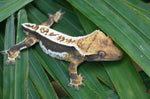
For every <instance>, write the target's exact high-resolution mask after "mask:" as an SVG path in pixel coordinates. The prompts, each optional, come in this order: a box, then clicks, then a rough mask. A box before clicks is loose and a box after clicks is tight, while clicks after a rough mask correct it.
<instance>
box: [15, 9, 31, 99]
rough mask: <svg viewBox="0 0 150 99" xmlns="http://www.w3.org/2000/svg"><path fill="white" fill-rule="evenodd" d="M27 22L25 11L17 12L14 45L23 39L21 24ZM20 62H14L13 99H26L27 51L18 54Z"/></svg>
mask: <svg viewBox="0 0 150 99" xmlns="http://www.w3.org/2000/svg"><path fill="white" fill-rule="evenodd" d="M26 22H27V16H26V11H25V10H24V9H22V10H20V11H19V12H18V24H17V37H16V41H17V42H16V43H19V42H21V41H22V40H24V39H25V37H26V36H25V33H23V31H22V29H21V24H22V23H26ZM20 56H21V60H16V64H15V96H14V98H15V99H26V98H27V93H28V92H27V90H26V89H27V78H28V68H29V67H28V55H27V50H26V51H22V52H21V53H20Z"/></svg>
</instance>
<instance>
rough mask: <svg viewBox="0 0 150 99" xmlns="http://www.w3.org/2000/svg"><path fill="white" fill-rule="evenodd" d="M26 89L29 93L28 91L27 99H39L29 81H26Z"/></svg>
mask: <svg viewBox="0 0 150 99" xmlns="http://www.w3.org/2000/svg"><path fill="white" fill-rule="evenodd" d="M28 88H29V91H28V95H29V96H28V98H29V99H41V97H40V96H39V94H38V92H37V90H36V88H35V87H34V85H33V84H32V81H31V79H28Z"/></svg>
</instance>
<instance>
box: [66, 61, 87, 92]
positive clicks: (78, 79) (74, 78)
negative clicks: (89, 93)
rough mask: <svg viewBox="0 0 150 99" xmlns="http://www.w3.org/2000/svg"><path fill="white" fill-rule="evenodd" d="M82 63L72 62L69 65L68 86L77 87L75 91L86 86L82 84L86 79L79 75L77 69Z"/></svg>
mask: <svg viewBox="0 0 150 99" xmlns="http://www.w3.org/2000/svg"><path fill="white" fill-rule="evenodd" d="M80 63H81V62H80ZM80 63H78V62H74V63H73V62H72V63H70V65H69V75H70V83H69V84H68V86H69V87H71V86H75V90H79V86H85V84H84V83H83V82H82V81H83V80H84V79H85V77H84V76H83V77H82V76H81V74H79V75H78V74H77V67H78V65H79V64H80Z"/></svg>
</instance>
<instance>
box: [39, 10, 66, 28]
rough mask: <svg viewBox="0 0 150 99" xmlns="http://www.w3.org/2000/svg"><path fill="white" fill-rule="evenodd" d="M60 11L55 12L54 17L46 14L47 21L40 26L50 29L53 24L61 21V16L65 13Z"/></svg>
mask: <svg viewBox="0 0 150 99" xmlns="http://www.w3.org/2000/svg"><path fill="white" fill-rule="evenodd" d="M61 11H62V10H61V9H60V10H59V11H57V12H56V13H55V14H54V15H52V14H48V16H49V19H48V21H46V22H44V23H42V25H45V26H47V27H51V26H52V25H53V23H54V22H56V23H57V22H58V21H59V20H60V19H61V16H62V15H63V14H64V13H65V12H61Z"/></svg>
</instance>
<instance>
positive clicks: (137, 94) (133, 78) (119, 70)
mask: <svg viewBox="0 0 150 99" xmlns="http://www.w3.org/2000/svg"><path fill="white" fill-rule="evenodd" d="M116 64H117V65H116ZM110 65H111V66H110ZM104 66H105V67H106V70H107V72H108V74H109V76H110V78H111V80H112V81H113V84H114V86H115V88H116V90H117V92H118V94H119V96H120V98H121V99H124V98H125V99H141V98H144V99H149V98H150V96H149V95H148V94H147V93H145V92H146V88H145V86H143V81H142V80H141V78H140V77H139V74H138V73H137V71H136V69H135V67H134V66H133V63H132V61H131V60H130V58H129V57H128V56H127V55H124V58H123V59H122V60H121V61H117V62H104Z"/></svg>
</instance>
